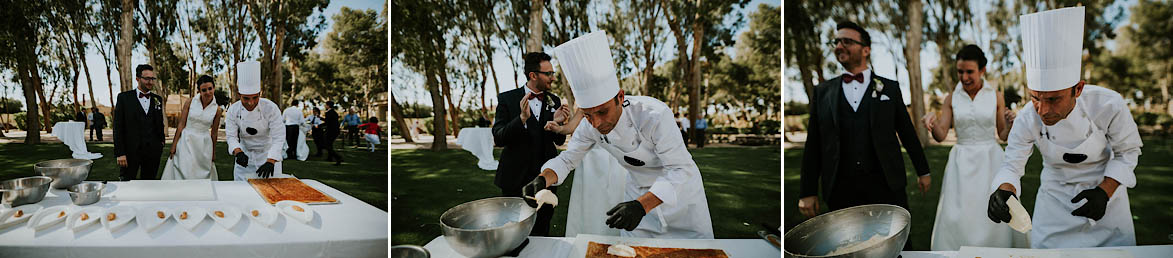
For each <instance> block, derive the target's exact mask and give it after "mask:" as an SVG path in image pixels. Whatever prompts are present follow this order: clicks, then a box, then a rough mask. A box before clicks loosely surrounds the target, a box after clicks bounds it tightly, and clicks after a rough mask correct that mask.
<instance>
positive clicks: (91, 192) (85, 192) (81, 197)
mask: <svg viewBox="0 0 1173 258" xmlns="http://www.w3.org/2000/svg"><path fill="white" fill-rule="evenodd" d="M105 188H106V185H105V184H102V183H98V182H85V183H81V184H76V185H73V186H70V187H69V199H70V200H73V204H75V205H90V204H94V203H95V202H98V200H101V199H102V189H105Z"/></svg>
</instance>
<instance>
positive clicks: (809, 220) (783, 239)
mask: <svg viewBox="0 0 1173 258" xmlns="http://www.w3.org/2000/svg"><path fill="white" fill-rule="evenodd" d="M873 207H890V208H897V209H896V211H898V212H900V213H901V214H904V215H905V216H908V223H905V225H904V227H903V228H902V229H900V231H902V232H903V231H908V230H910V229H909V228H910V226H911V225H912V213H910V212H908V210H907V209H905V208H904V207H900V206H896V205H891V204H864V205H858V206H852V207H847V208H843V209H839V210H836V211H832V212H828V213H825V214H823V215H819V216H815V217H814V218H811V219H807V220H806V221H803V222H802V223H798V225H796V226H794V227H793V228H790V230H788V231H786V234H784V235H783V236H782V241H783V243H785V241H786V239H787V238H789V237H790V233H792V232H794V229H797V228H800V227H802V226H803V225H806V224H807V223H813V222H814V221H815V218H818V217H822V216H828V215H832V214H839V213H848V212H851V211H853V210H857V209H864V208H873ZM896 235H899V234H895V235H889V236H884V241H887V240H890V239H892V238H893V237H896ZM904 241H908V240H907V239H905V240H904ZM861 251H862V250H861ZM782 252H785V253H786V254H789V255H797V256H802V257H831V256H827V255H823V256H818V255H807V254H796V253H793V252H790V250H786V248H782Z"/></svg>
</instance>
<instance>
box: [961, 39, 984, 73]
mask: <svg viewBox="0 0 1173 258" xmlns="http://www.w3.org/2000/svg"><path fill="white" fill-rule="evenodd" d="M955 59H957V61H961V60H969V61H974V62H977V65H978V70H981V69H985V68H986V53H983V52H982V48H980V47H978V46H977V45H974V44H969V45H965V46H964V47H961V51H957V57H956V58H955Z"/></svg>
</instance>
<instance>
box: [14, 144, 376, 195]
mask: <svg viewBox="0 0 1173 258" xmlns="http://www.w3.org/2000/svg"><path fill="white" fill-rule="evenodd" d="M168 142H170V139H168ZM307 144H309V145H310V150H311V154H312V153H313V151H312V150H313V149H314V142H313V141H308V142H307ZM335 145H337V146H341V145H342V144H341V143H340V142H337V143H335ZM383 146H384V148H385V146H386V145H383ZM170 148H171V145H170V144H168V145H165V146H163V150H164V153H166V151H167V150H170ZM87 149H88V150H89V151H90V152H97V153H102V158H100V159H97V160H94V165H93V167H92V168H91V170H90V174H89V177H87V179H86V180H90V181H103V180H109V181H115V180H118V165H117V163H116V162H115V157H114V144H111V143H89V144H87ZM227 152H228V144H227V143H224V142H218V143H216V160H215V163H216V171H217V178H218V179H219V180H220V181H232V163H233V159H232V157H231V156H229V155H228V153H227ZM0 153H4V154H3V155H0V180H7V179H13V178H20V177H26V176H33V175H36V172H34V171H33V164H35V163H36V162H39V161H44V160H52V159H64V158H70V151H69V147H67V146H65V144H61V143H42V144H35V145H27V144H22V143H6V144H0ZM338 153H339V154H341V155H342V156H343V159H344V161H345V162H344V163H343V164H342V165H341V166H334V165H333V164H334V163H333V162H326V161H325V158H324V157H325V155H323V156H322V157H318V158H314V157H310V158H309V159H307V160H306V161H299V160H290V161H285V162H286V163H285V164H284V165H283V166H282V169H283V170H284V173H287V174H294V175H296V176H297V177H298V178H301V179H314V180H318V181H320V182H322V183H324V184H326V185H329V186H330V187H334V188H335V189H338V190H340V191H342V192H344V193H346V194H348V195H350V196H353V197H355V198H358V199H359V200H362V201H363V202H366V203H367V204H370V205H372V206H375V207H378V208H379V209H382V210H384V211H386V210H387V150H386V149H376V150H375V152H369V151H366V150H358V149H352V148H340V149H339V150H338ZM165 164H167V155H163V157H161V158H160V161H159V175H162V174H163V166H164V165H165Z"/></svg>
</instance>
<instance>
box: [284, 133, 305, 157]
mask: <svg viewBox="0 0 1173 258" xmlns="http://www.w3.org/2000/svg"><path fill="white" fill-rule="evenodd" d="M299 133H301V128H300V127H298V126H297V125H285V142H286V143H289V149H288V150H285V155H289V156H288V157H289V158H288V159H297V134H299Z"/></svg>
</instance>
